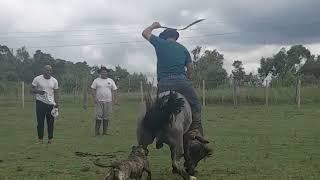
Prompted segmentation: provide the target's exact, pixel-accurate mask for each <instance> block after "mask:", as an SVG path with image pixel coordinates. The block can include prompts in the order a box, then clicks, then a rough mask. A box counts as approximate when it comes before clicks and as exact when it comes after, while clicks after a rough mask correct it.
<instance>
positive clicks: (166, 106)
mask: <svg viewBox="0 0 320 180" xmlns="http://www.w3.org/2000/svg"><path fill="white" fill-rule="evenodd" d="M145 100H146V101H145V103H146V114H145V117H144V119H143V126H144V128H145V129H146V130H148V131H149V132H150V133H152V134H154V135H155V134H156V133H157V132H159V131H160V130H162V129H163V128H165V127H167V126H170V125H171V124H172V121H173V118H174V116H176V115H177V114H179V113H180V112H181V109H182V108H183V107H184V103H185V101H184V98H182V97H179V95H178V93H177V92H174V91H170V92H169V93H164V94H161V95H160V96H159V95H158V96H157V98H156V100H155V101H154V102H152V100H151V98H145Z"/></svg>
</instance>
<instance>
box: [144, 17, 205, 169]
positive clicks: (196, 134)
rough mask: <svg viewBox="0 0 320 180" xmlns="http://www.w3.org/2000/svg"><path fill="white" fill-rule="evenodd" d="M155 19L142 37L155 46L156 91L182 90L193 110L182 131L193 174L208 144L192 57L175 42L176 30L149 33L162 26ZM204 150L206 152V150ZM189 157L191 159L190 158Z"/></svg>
mask: <svg viewBox="0 0 320 180" xmlns="http://www.w3.org/2000/svg"><path fill="white" fill-rule="evenodd" d="M161 27H162V26H161V25H160V24H159V23H158V22H154V23H153V24H152V25H151V26H149V27H147V28H146V29H145V30H144V31H143V32H142V36H143V37H144V38H145V39H146V40H148V41H149V42H150V43H151V44H152V45H153V46H154V48H155V51H156V55H157V79H158V92H157V93H158V94H159V93H161V92H165V91H176V92H179V93H181V94H182V95H183V96H185V98H186V99H187V101H188V102H189V104H190V106H191V110H192V123H191V125H190V128H189V130H188V132H187V133H186V134H185V136H184V137H185V138H184V141H185V142H186V143H185V146H186V147H185V149H186V151H187V152H190V156H191V157H189V162H188V160H187V159H186V160H187V163H189V164H187V165H186V167H187V170H188V169H189V173H190V174H194V168H195V167H196V165H197V164H198V162H199V161H200V160H201V159H203V158H204V157H206V155H207V154H206V155H203V154H201V152H203V151H201V148H200V147H203V148H205V149H207V150H208V147H207V146H206V145H205V144H206V143H208V141H207V140H205V139H204V137H203V135H204V134H203V127H202V123H201V104H200V101H199V99H198V97H197V95H196V92H195V90H194V88H193V87H192V82H191V75H192V69H193V65H192V60H191V56H190V54H189V52H188V50H187V49H186V48H185V47H184V46H183V45H181V44H180V43H178V42H176V41H177V39H178V38H179V33H178V32H177V31H176V30H175V29H165V30H164V31H163V32H162V33H160V35H159V37H158V36H155V35H153V34H152V31H153V30H154V29H158V28H161ZM205 152H207V151H205ZM190 158H191V159H190Z"/></svg>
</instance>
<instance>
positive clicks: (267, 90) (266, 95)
mask: <svg viewBox="0 0 320 180" xmlns="http://www.w3.org/2000/svg"><path fill="white" fill-rule="evenodd" d="M265 97H266V106H269V88H268V80H266V87H265Z"/></svg>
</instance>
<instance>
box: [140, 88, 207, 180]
mask: <svg viewBox="0 0 320 180" xmlns="http://www.w3.org/2000/svg"><path fill="white" fill-rule="evenodd" d="M144 101H145V108H144V111H143V112H142V114H141V116H140V117H139V119H138V127H137V139H138V143H139V145H142V146H143V147H144V148H147V147H148V145H150V144H152V143H153V142H154V140H156V147H157V149H160V148H162V147H163V144H167V145H168V146H169V148H170V151H171V160H172V168H173V169H172V171H173V172H174V173H178V174H179V175H180V176H182V178H183V179H184V180H194V179H196V177H195V176H194V169H195V167H196V166H197V164H198V162H199V161H200V160H201V159H203V158H205V157H207V156H209V155H210V154H211V151H210V149H209V148H207V147H206V145H205V144H206V143H208V142H207V141H204V140H203V139H201V138H199V137H193V138H190V137H187V136H188V133H187V132H188V129H189V127H190V125H191V122H192V113H191V108H190V105H189V103H188V102H187V100H186V98H185V97H184V96H183V95H182V94H180V93H178V92H175V91H166V92H163V93H160V94H158V95H157V96H156V97H155V98H152V97H151V95H150V94H148V95H146V96H145V97H144Z"/></svg>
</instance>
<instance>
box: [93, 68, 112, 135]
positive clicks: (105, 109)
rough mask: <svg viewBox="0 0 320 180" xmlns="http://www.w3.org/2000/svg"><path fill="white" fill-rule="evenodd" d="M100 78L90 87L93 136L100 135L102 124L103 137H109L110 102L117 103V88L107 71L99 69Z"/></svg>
mask: <svg viewBox="0 0 320 180" xmlns="http://www.w3.org/2000/svg"><path fill="white" fill-rule="evenodd" d="M98 73H99V75H100V77H98V78H96V79H95V80H94V81H93V82H92V85H91V88H92V97H93V100H94V102H95V105H96V124H95V135H96V136H98V135H100V126H101V124H103V128H102V129H103V131H102V134H103V135H109V134H110V133H109V132H108V131H109V130H108V127H109V124H110V120H111V114H112V100H114V102H115V103H116V102H117V98H116V96H117V95H116V94H117V91H116V90H117V86H116V84H115V82H114V81H113V80H112V79H111V78H108V70H107V68H106V67H101V68H100V69H99V71H98Z"/></svg>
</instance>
